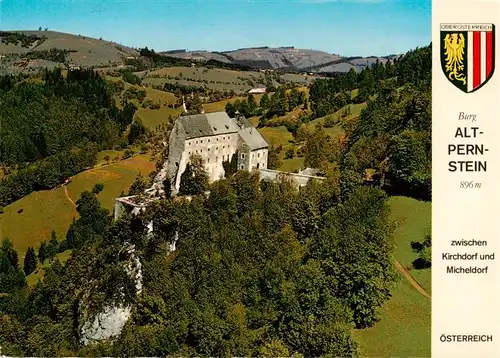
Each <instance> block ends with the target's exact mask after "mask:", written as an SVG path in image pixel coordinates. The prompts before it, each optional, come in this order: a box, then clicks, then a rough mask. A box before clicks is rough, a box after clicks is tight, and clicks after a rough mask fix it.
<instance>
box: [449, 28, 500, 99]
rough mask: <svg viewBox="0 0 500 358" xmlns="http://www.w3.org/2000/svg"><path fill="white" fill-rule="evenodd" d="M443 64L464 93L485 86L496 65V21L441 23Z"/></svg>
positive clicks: (452, 80)
mask: <svg viewBox="0 0 500 358" xmlns="http://www.w3.org/2000/svg"><path fill="white" fill-rule="evenodd" d="M440 27H441V36H440V39H441V43H440V55H441V67H442V69H443V72H444V74H445V76H446V78H447V79H448V80H449V81H450V82H451V83H453V84H454V85H455V86H456V87H457V88H459V89H460V90H462V91H464V92H465V93H472V92H474V91H477V90H478V89H480V88H481V87H482V86H484V85H485V84H486V83H487V82H488V81H489V80H490V78H491V77H492V76H493V72H494V69H495V25H493V24H441V26H440Z"/></svg>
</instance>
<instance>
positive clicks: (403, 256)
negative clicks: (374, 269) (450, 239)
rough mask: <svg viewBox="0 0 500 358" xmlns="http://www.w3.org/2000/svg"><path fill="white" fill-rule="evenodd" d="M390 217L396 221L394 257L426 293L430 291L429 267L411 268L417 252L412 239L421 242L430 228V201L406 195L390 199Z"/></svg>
mask: <svg viewBox="0 0 500 358" xmlns="http://www.w3.org/2000/svg"><path fill="white" fill-rule="evenodd" d="M390 205H391V208H392V219H393V220H395V221H396V223H398V226H397V228H396V230H395V232H394V244H395V252H394V255H395V257H396V259H397V260H398V261H399V262H400V263H401V264H402V265H403V266H404V267H405V268H406V269H407V270H408V271H409V272H410V274H411V275H412V277H413V278H414V279H415V281H417V282H418V283H419V284H420V286H422V287H423V288H424V289H425V290H426V291H427V292H428V293H431V269H424V270H416V269H412V268H411V263H412V262H413V260H415V259H417V254H416V253H415V252H414V251H413V250H412V248H411V242H412V241H418V242H422V241H423V240H424V238H425V235H426V233H430V230H431V203H430V202H423V201H418V200H415V199H411V198H407V197H392V198H391V199H390Z"/></svg>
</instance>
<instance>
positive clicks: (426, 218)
mask: <svg viewBox="0 0 500 358" xmlns="http://www.w3.org/2000/svg"><path fill="white" fill-rule="evenodd" d="M389 205H390V208H391V219H392V220H395V221H396V223H397V228H396V230H395V232H394V243H395V252H394V256H395V258H396V260H398V261H399V262H401V263H402V264H403V266H405V267H406V266H407V265H408V264H410V263H411V262H412V261H413V260H414V259H415V258H416V254H415V253H414V252H412V250H411V246H410V243H411V242H412V241H422V240H423V238H424V235H425V233H426V231H427V230H429V229H430V226H431V203H430V202H422V201H418V200H415V199H412V198H408V197H392V198H390V199H389ZM410 274H411V275H412V276H413V277H414V278H415V280H416V281H417V282H418V283H419V284H420V285H421V286H423V287H424V289H426V291H427V292H429V293H430V292H431V270H430V269H428V270H421V271H416V270H410ZM392 294H393V296H392V298H391V299H390V300H389V302H387V303H386V304H385V305H384V307H382V310H381V320H380V322H378V323H377V324H376V325H375V326H374V327H372V328H369V329H364V330H355V331H354V335H355V337H356V339H357V341H358V342H359V344H360V346H361V356H363V357H430V354H431V300H429V299H428V298H426V297H424V296H423V295H422V294H421V293H420V292H418V291H417V290H416V289H415V288H414V287H412V286H411V284H410V283H409V282H408V281H407V280H406V279H405V278H403V276H401V275H400V278H399V281H398V283H397V285H396V287H395V288H394V289H393V291H392ZM410 342H411V343H410Z"/></svg>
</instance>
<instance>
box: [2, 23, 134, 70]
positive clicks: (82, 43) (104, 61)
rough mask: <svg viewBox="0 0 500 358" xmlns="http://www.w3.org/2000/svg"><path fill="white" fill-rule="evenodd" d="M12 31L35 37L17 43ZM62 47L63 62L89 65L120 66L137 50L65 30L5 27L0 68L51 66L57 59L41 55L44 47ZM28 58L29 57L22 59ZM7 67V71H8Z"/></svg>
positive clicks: (55, 63)
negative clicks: (9, 29)
mask: <svg viewBox="0 0 500 358" xmlns="http://www.w3.org/2000/svg"><path fill="white" fill-rule="evenodd" d="M12 33H20V34H23V35H24V36H25V37H26V38H30V37H31V38H32V39H35V38H38V39H37V40H35V41H33V42H31V41H27V42H26V43H25V44H24V46H23V43H22V42H21V41H19V42H18V43H17V44H16V43H12V42H11V41H13V40H15V38H14V36H12V35H10V34H12ZM54 48H55V49H58V50H66V52H67V54H66V59H65V61H64V62H65V63H69V64H71V63H74V64H75V65H79V66H85V67H91V66H104V65H108V66H113V65H114V66H120V65H123V64H124V59H125V58H127V57H130V56H139V52H138V51H137V50H135V49H133V48H131V47H127V46H123V45H120V44H118V43H115V42H111V41H105V40H101V39H95V38H91V37H87V36H83V35H73V34H66V33H62V32H55V31H9V32H7V35H6V32H3V33H0V55H1V56H0V57H2V58H1V60H0V69H3V70H4V72H5V70H7V72H12V71H14V72H15V71H22V70H23V69H26V68H36V67H49V68H50V67H54V66H56V65H57V64H58V63H59V64H60V63H62V62H61V61H53V59H50V58H49V59H47V58H36V57H43V55H38V54H43V52H44V51H50V50H51V49H54ZM24 58H28V59H30V61H22V59H24ZM9 70H10V71H9Z"/></svg>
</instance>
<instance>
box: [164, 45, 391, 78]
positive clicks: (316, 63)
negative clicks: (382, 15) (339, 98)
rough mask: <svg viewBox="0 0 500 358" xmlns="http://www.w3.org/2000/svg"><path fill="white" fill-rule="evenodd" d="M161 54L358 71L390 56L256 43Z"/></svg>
mask: <svg viewBox="0 0 500 358" xmlns="http://www.w3.org/2000/svg"><path fill="white" fill-rule="evenodd" d="M161 54H163V55H165V56H169V57H176V58H182V59H187V60H193V61H209V60H216V61H220V62H224V63H233V64H238V65H244V66H249V67H252V68H254V69H284V70H290V71H307V72H314V73H343V72H348V71H349V70H350V69H351V68H353V69H354V70H355V71H357V72H359V71H361V70H362V69H363V68H364V67H366V66H370V65H373V64H374V63H375V62H376V61H377V60H379V61H380V62H387V60H388V59H389V58H394V57H396V56H395V55H391V56H387V57H365V58H363V57H356V58H348V57H344V56H341V55H338V54H330V53H328V52H324V51H317V50H306V49H296V48H294V47H277V48H271V47H254V48H243V49H238V50H233V51H225V52H209V51H186V50H173V51H164V52H161Z"/></svg>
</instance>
